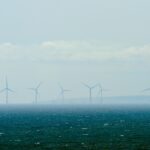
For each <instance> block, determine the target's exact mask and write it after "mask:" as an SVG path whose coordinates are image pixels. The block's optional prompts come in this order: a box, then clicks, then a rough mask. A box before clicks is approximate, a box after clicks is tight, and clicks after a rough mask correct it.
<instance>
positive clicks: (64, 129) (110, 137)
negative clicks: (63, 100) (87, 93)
mask: <svg viewBox="0 0 150 150" xmlns="http://www.w3.org/2000/svg"><path fill="white" fill-rule="evenodd" d="M0 150H150V106H137V107H136V106H123V105H122V106H121V105H120V106H119V105H118V106H104V107H99V106H84V107H83V106H66V107H65V106H21V105H20V106H7V107H6V106H0Z"/></svg>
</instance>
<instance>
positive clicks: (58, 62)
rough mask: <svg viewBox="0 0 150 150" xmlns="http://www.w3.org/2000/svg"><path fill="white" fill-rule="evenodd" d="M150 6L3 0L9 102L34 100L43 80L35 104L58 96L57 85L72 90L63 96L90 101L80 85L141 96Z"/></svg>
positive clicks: (131, 1) (1, 65)
mask: <svg viewBox="0 0 150 150" xmlns="http://www.w3.org/2000/svg"><path fill="white" fill-rule="evenodd" d="M149 7H150V1H149V0H122V1H121V0H13V1H11V0H5V1H4V0H0V88H1V89H2V88H3V87H4V86H5V75H7V76H8V80H9V85H10V87H11V88H12V89H14V90H15V91H16V92H15V93H13V94H12V95H11V98H12V100H20V101H29V100H32V99H33V93H32V92H30V91H28V90H27V88H30V87H35V86H36V85H37V84H38V83H39V82H40V81H42V82H43V84H42V86H41V90H40V101H42V100H50V99H54V98H56V97H57V96H58V94H59V92H60V91H59V87H58V83H60V84H62V86H64V88H67V89H71V90H72V91H71V92H70V93H68V94H67V95H66V96H67V97H68V98H73V97H87V96H88V95H87V94H88V93H87V92H88V91H87V89H86V88H85V87H84V86H83V85H82V84H81V82H86V83H87V84H89V85H94V84H96V83H98V82H100V83H101V84H102V85H103V87H104V88H107V89H110V91H109V92H106V93H104V95H105V96H115V95H140V94H141V92H140V91H141V90H142V89H144V88H149V87H150V69H149V66H150V41H149V35H150V30H149V27H150V19H149V18H150V15H149V14H150V9H149ZM94 95H96V91H95V93H94ZM3 99H4V94H1V95H0V101H1V102H2V101H3Z"/></svg>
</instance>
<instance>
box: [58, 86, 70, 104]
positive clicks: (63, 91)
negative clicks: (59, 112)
mask: <svg viewBox="0 0 150 150" xmlns="http://www.w3.org/2000/svg"><path fill="white" fill-rule="evenodd" d="M59 87H60V95H61V97H62V101H63V102H64V100H65V93H66V92H70V90H68V89H64V88H63V87H62V86H61V85H59Z"/></svg>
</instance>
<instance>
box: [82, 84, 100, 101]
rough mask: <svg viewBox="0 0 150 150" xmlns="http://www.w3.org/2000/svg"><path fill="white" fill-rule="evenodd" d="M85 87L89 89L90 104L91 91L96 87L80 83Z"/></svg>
mask: <svg viewBox="0 0 150 150" xmlns="http://www.w3.org/2000/svg"><path fill="white" fill-rule="evenodd" d="M82 84H83V85H84V86H85V87H87V88H88V89H89V101H90V102H92V90H93V89H94V88H96V87H97V85H94V86H89V85H87V84H85V83H82Z"/></svg>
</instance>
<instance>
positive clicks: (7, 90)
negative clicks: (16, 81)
mask: <svg viewBox="0 0 150 150" xmlns="http://www.w3.org/2000/svg"><path fill="white" fill-rule="evenodd" d="M2 92H5V93H6V104H8V100H9V92H14V91H13V90H12V89H10V88H9V86H8V80H7V77H6V78H5V88H4V89H2V90H1V91H0V93H2Z"/></svg>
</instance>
